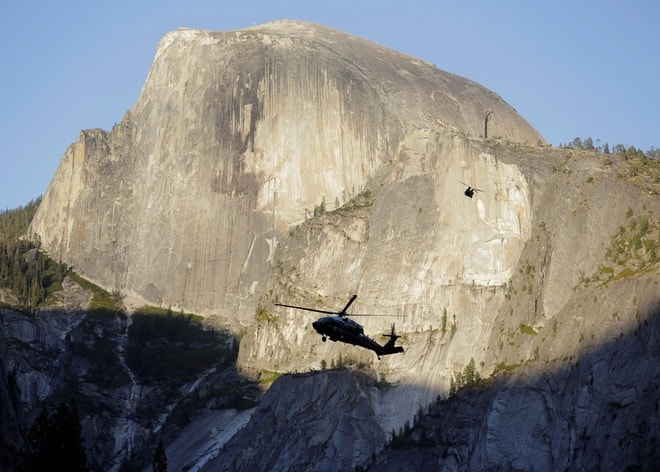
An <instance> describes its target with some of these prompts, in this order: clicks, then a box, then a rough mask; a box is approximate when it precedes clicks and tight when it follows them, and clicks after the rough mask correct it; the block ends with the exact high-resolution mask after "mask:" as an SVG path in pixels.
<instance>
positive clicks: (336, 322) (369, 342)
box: [275, 295, 403, 359]
mask: <svg viewBox="0 0 660 472" xmlns="http://www.w3.org/2000/svg"><path fill="white" fill-rule="evenodd" d="M356 298H357V295H353V296H352V297H351V299H350V300H349V301H348V303H347V304H346V306H345V307H344V308H343V310H341V311H327V310H317V309H316V308H308V307H304V306H296V305H285V304H284V303H276V304H275V305H278V306H284V307H287V308H296V309H298V310H306V311H313V312H316V313H326V314H328V315H332V316H324V317H323V318H319V319H318V320H316V321H314V322H313V323H312V327H313V328H314V329H315V330H316V331H317V332H318V333H319V334H320V335H321V340H322V341H323V342H325V341H326V340H327V339H328V338H330V340H331V341H341V342H343V343H347V344H353V345H354V346H360V347H363V348H365V349H370V350H372V351H374V352H375V353H376V355H377V356H378V359H380V356H386V355H389V354H396V353H399V352H403V347H401V346H395V345H394V344H395V343H396V340H397V339H398V338H399V336H398V335H397V334H396V333H395V332H394V325H392V331H391V332H390V333H389V334H384V335H383V336H387V337H388V338H390V340H389V341H388V342H387V343H385V344H384V345H381V344H378V343H377V342H376V341H374V340H373V339H371V338H370V337H369V336H367V335H366V334H364V329H363V328H362V325H360V324H359V323H357V322H355V321H354V320H352V319H350V318H348V316H347V314H346V310H348V307H349V306H351V304H352V303H353V302H354V301H355V299H356ZM352 316H379V315H352Z"/></svg>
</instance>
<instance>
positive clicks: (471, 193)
mask: <svg viewBox="0 0 660 472" xmlns="http://www.w3.org/2000/svg"><path fill="white" fill-rule="evenodd" d="M459 182H461V181H460V180H459ZM461 183H462V184H463V185H465V186H466V187H467V188H466V189H465V192H463V195H465V196H466V197H468V198H472V197H474V193H475V192H483V190H481V189H480V188H474V187H471V186H470V185H468V184H466V183H465V182H461Z"/></svg>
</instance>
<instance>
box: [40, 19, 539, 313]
mask: <svg viewBox="0 0 660 472" xmlns="http://www.w3.org/2000/svg"><path fill="white" fill-rule="evenodd" d="M488 111H492V115H491V118H490V119H489V121H488V134H489V136H500V137H502V138H505V139H507V140H510V141H514V142H520V143H534V144H536V143H542V142H544V141H543V138H542V137H541V136H540V135H539V134H538V133H537V132H536V131H535V130H534V129H533V128H532V127H531V126H530V125H528V124H527V123H526V122H525V121H524V120H523V119H522V118H521V117H520V116H519V115H518V114H517V113H516V112H515V111H514V110H513V109H512V108H511V107H510V106H509V105H508V104H506V103H505V102H504V101H502V100H501V99H500V98H499V97H498V96H497V95H495V94H493V93H492V92H490V91H488V90H487V89H485V88H483V87H481V86H479V85H477V84H475V83H474V82H471V81H469V80H467V79H464V78H461V77H458V76H456V75H453V74H450V73H447V72H443V71H441V70H439V69H437V68H436V67H435V66H433V65H431V64H428V63H425V62H423V61H420V60H417V59H415V58H412V57H409V56H405V55H403V54H400V53H397V52H395V51H391V50H388V49H385V48H383V47H380V46H378V45H376V44H374V43H370V42H368V41H365V40H362V39H359V38H355V37H352V36H349V35H346V34H344V33H341V32H338V31H334V30H331V29H328V28H325V27H321V26H318V25H312V24H307V23H300V22H290V21H284V22H277V23H271V24H266V25H263V26H258V27H253V28H248V29H246V30H241V31H233V32H224V33H213V32H208V31H196V30H179V31H176V32H173V33H170V34H168V35H167V36H166V37H165V38H163V40H162V41H161V42H160V44H159V46H158V51H157V53H156V57H155V59H154V63H153V66H152V69H151V71H150V73H149V76H148V78H147V80H146V83H145V85H144V88H143V90H142V94H141V96H140V98H139V100H138V102H137V103H136V104H135V106H134V107H133V109H132V110H131V111H130V112H128V113H127V114H126V116H125V117H124V119H123V120H122V122H121V123H119V124H118V125H117V126H116V127H115V128H114V129H113V130H112V131H111V132H104V131H102V130H88V131H83V132H82V133H81V135H80V138H79V140H78V142H77V143H75V144H73V145H72V146H71V147H70V148H69V149H68V150H67V152H66V154H65V156H64V157H63V159H62V163H61V164H60V166H59V168H58V170H57V173H56V175H55V177H54V179H53V181H52V183H51V185H50V186H49V188H48V191H47V192H46V194H45V196H44V198H43V201H42V204H41V207H40V209H39V212H38V214H37V216H36V218H35V219H34V222H33V224H32V226H31V235H32V237H34V238H39V239H40V240H41V241H42V243H43V245H44V247H45V248H46V250H48V251H49V252H50V254H51V255H52V256H54V257H56V258H58V259H61V260H63V261H65V262H67V263H68V264H70V265H72V266H74V268H75V269H76V270H77V271H79V272H80V273H82V274H84V275H85V276H86V277H88V278H89V279H91V280H93V281H95V282H98V283H99V284H101V285H103V286H105V287H109V288H113V289H118V290H120V291H121V292H122V293H124V294H126V295H128V296H134V297H137V298H138V300H142V301H143V302H148V303H151V304H158V305H163V306H172V307H175V308H178V307H183V308H185V309H186V310H189V311H193V312H196V313H202V314H220V315H223V316H226V317H228V318H230V319H231V320H233V321H234V322H236V321H241V322H243V323H247V322H249V321H251V315H252V314H253V313H254V308H255V304H256V299H255V297H254V295H255V294H257V295H259V294H262V293H264V291H265V281H266V279H267V276H268V272H269V270H270V269H271V267H272V265H271V264H272V258H273V251H274V248H275V246H276V244H277V240H278V239H279V238H280V237H281V235H282V233H283V232H285V231H286V229H287V227H288V226H289V225H291V224H294V223H298V222H300V221H302V220H303V219H304V218H305V217H306V216H308V215H309V214H311V213H312V212H313V211H314V208H315V207H317V206H319V205H321V204H322V202H323V200H324V199H325V202H327V204H328V206H329V207H332V206H333V205H334V202H336V201H339V202H345V201H346V200H347V199H350V198H352V197H353V196H355V195H357V194H358V193H359V192H361V191H362V190H363V189H365V188H367V186H368V185H369V182H370V181H372V180H373V179H374V178H375V176H376V175H377V173H378V172H382V169H383V166H390V167H391V170H392V171H393V172H395V174H394V175H393V176H394V177H396V178H397V179H398V180H400V181H401V183H402V184H404V185H405V183H404V182H403V180H404V179H407V178H408V177H411V175H409V174H410V173H411V171H412V170H413V168H414V172H415V173H421V174H425V175H426V177H425V178H421V176H420V178H421V179H420V183H423V181H424V180H425V181H426V185H441V188H440V189H439V191H438V192H437V195H436V196H435V199H436V200H438V202H437V204H439V203H440V200H442V199H443V198H444V197H446V196H447V195H452V196H453V195H456V194H457V193H456V192H457V191H458V189H459V186H460V184H459V183H458V182H456V179H455V177H459V178H461V179H463V180H465V181H467V180H469V181H473V180H474V181H475V182H477V181H478V182H479V183H480V185H485V183H486V176H489V177H491V176H490V173H494V174H496V175H497V176H499V180H498V181H495V182H493V184H492V185H493V187H489V188H488V190H489V191H493V190H495V189H498V191H500V192H505V193H506V192H509V191H511V192H513V193H514V194H513V195H509V201H507V202H505V203H504V204H503V208H502V210H501V211H504V212H508V213H510V214H511V216H513V217H515V219H516V222H514V223H513V225H511V224H509V223H508V222H507V223H506V224H505V226H506V227H505V228H494V229H493V231H497V232H504V233H506V235H508V233H511V232H513V233H516V234H520V237H524V236H525V234H524V231H528V228H527V227H526V225H528V221H526V220H528V219H529V216H528V215H522V216H521V218H520V220H521V221H520V223H518V222H517V220H518V217H517V212H520V211H525V210H524V208H525V206H524V204H525V199H526V198H528V196H527V195H526V194H525V192H526V189H525V187H524V185H525V183H524V181H523V179H522V177H521V176H520V175H518V174H517V171H516V169H515V168H507V167H506V166H502V165H500V164H498V163H496V162H494V161H492V160H491V161H488V160H487V159H481V158H479V156H478V153H476V152H475V151H474V150H472V149H471V148H470V146H469V145H466V143H465V142H463V141H461V140H459V139H453V140H450V141H449V142H445V139H444V137H442V140H441V141H438V140H437V133H436V132H435V131H429V130H437V129H440V130H452V132H460V133H462V134H470V135H474V136H479V135H483V133H484V131H485V129H484V122H485V119H484V116H485V113H486V112H488ZM456 151H460V152H456ZM436 153H437V154H436ZM429 154H435V156H434V157H433V161H437V162H441V163H442V164H441V166H442V168H443V169H453V171H452V173H450V174H446V175H443V179H442V180H443V181H442V182H438V181H435V180H436V179H435V178H434V174H437V173H438V172H439V171H440V169H433V168H432V167H430V165H431V163H430V162H426V160H427V159H428V157H426V156H427V155H429ZM420 155H423V156H425V157H424V159H419V157H420ZM418 159H419V160H420V162H414V167H413V168H411V166H410V165H406V163H407V162H408V161H411V160H412V161H416V160H418ZM472 161H476V163H475V165H473V162H472ZM429 170H430V171H431V172H433V173H432V174H430V175H429V174H427V173H428V172H429ZM502 179H504V180H502ZM490 180H491V181H492V179H490ZM410 184H412V182H410ZM410 184H408V185H410ZM475 185H476V184H475ZM392 190H393V191H395V190H396V189H392ZM396 191H398V190H396ZM423 191H424V190H423V189H416V192H423ZM391 198H394V197H391ZM461 203H462V202H461ZM481 211H482V212H483V215H482V216H483V217H484V218H486V219H487V220H488V224H491V225H497V224H498V223H497V221H498V220H503V221H504V218H503V215H500V214H498V213H497V212H498V211H500V210H499V209H497V208H495V207H491V208H488V207H484V208H482V209H481ZM438 216H439V217H440V218H445V219H449V220H451V221H454V222H455V221H456V219H457V217H455V216H451V215H449V214H445V212H442V213H440V214H439V215H438ZM476 216H477V215H476V214H475V215H473V216H472V218H475V217H476ZM442 223H445V222H442ZM461 224H463V225H465V224H466V222H465V221H463V220H461ZM447 242H448V241H446V237H445V238H444V239H443V240H436V241H431V242H429V244H430V245H435V246H438V245H443V244H446V243H447ZM449 242H451V241H449ZM385 243H387V241H385ZM491 245H492V246H493V247H494V250H495V251H497V252H498V253H499V252H501V251H505V252H508V253H509V255H511V256H512V257H513V258H514V259H515V250H510V249H509V248H508V247H507V248H503V247H502V245H501V244H500V245H499V247H495V246H498V244H497V242H496V241H495V242H493V243H491ZM478 252H479V249H477V248H473V251H472V252H471V254H468V255H466V256H465V257H467V258H478V256H477V253H478ZM489 252H490V251H489ZM427 264H430V262H428V261H427ZM498 265H501V264H500V263H493V264H492V266H490V267H488V268H487V271H486V273H484V274H480V273H479V274H477V273H475V274H472V273H470V271H477V272H478V270H477V269H473V268H470V269H467V270H466V271H464V270H462V267H461V268H459V270H460V271H461V272H462V275H463V277H464V278H468V279H469V278H474V279H483V280H484V281H485V282H488V283H497V282H498V281H501V280H503V279H505V274H506V271H507V269H506V268H504V267H498ZM454 269H456V268H454ZM509 269H510V268H509ZM452 272H456V270H453V271H452ZM451 276H452V275H447V276H446V277H451ZM479 282H481V280H479ZM328 290H329V291H330V288H328Z"/></svg>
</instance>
